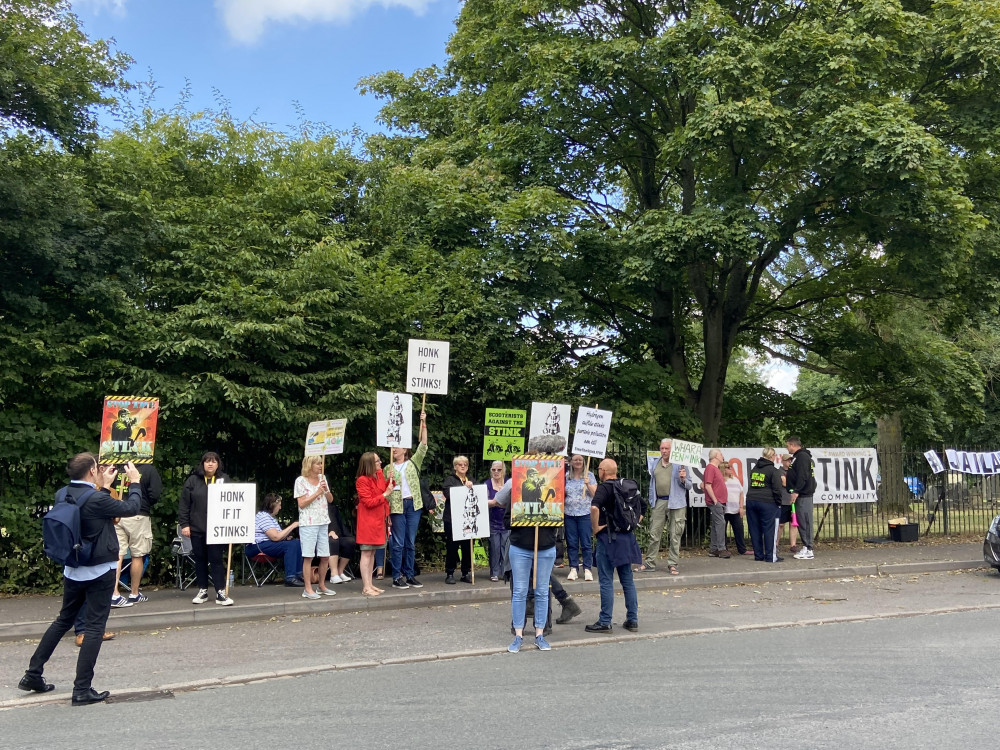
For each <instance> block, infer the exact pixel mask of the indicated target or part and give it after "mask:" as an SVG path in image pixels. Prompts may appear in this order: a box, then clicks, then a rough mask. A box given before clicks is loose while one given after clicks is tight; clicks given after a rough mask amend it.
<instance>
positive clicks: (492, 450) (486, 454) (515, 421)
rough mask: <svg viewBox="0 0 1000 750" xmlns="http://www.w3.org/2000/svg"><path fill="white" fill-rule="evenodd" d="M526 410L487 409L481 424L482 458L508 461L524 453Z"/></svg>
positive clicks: (526, 426)
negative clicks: (484, 419) (483, 422)
mask: <svg viewBox="0 0 1000 750" xmlns="http://www.w3.org/2000/svg"><path fill="white" fill-rule="evenodd" d="M527 432H528V412H526V411H525V410H524V409H487V410H486V423H485V424H484V425H483V460H484V461H510V460H511V459H512V458H513V457H514V456H518V455H520V454H522V453H524V440H525V436H526V435H527Z"/></svg>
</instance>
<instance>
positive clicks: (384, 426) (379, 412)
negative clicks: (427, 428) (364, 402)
mask: <svg viewBox="0 0 1000 750" xmlns="http://www.w3.org/2000/svg"><path fill="white" fill-rule="evenodd" d="M375 445H378V446H381V447H383V448H412V447H413V396H411V395H410V394H409V393H389V392H387V391H376V393H375Z"/></svg>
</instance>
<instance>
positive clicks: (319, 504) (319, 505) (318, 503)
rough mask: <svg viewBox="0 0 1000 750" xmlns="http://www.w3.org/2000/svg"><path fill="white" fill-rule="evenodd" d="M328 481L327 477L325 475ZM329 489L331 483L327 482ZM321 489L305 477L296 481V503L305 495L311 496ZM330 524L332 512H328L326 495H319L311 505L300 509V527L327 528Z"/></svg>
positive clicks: (324, 476) (294, 492) (324, 477)
mask: <svg viewBox="0 0 1000 750" xmlns="http://www.w3.org/2000/svg"><path fill="white" fill-rule="evenodd" d="M323 479H324V480H325V479H326V475H325V474H324V475H323ZM326 486H327V487H329V486H330V483H329V482H327V485H326ZM318 489H319V484H311V483H310V482H309V480H308V479H306V478H305V477H299V478H298V479H296V480H295V489H294V490H293V491H292V494H293V495H294V496H295V499H296V501H298V499H299V498H300V497H302V496H303V495H311V494H312V493H314V492H315V491H316V490H318ZM328 523H330V512H329V510H327V504H326V495H319V496H318V497H317V498H316V499H315V500H313V501H312V502H311V503H309V505H307V506H306V507H304V508H299V526H326V525H327V524H328Z"/></svg>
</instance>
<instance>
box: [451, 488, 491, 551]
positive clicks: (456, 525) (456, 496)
mask: <svg viewBox="0 0 1000 750" xmlns="http://www.w3.org/2000/svg"><path fill="white" fill-rule="evenodd" d="M450 492H451V505H450V507H451V536H452V541H453V542H460V541H463V540H465V539H480V538H482V537H485V536H489V535H490V506H489V497H488V496H487V494H486V485H485V484H474V485H472V488H471V489H470V488H468V487H452V488H451V490H450Z"/></svg>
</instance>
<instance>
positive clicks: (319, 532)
mask: <svg viewBox="0 0 1000 750" xmlns="http://www.w3.org/2000/svg"><path fill="white" fill-rule="evenodd" d="M326 529H327V525H326V524H325V523H324V524H322V525H321V526H299V544H301V545H302V557H305V558H312V557H329V556H330V537H329V536H328V535H327V533H326Z"/></svg>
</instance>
